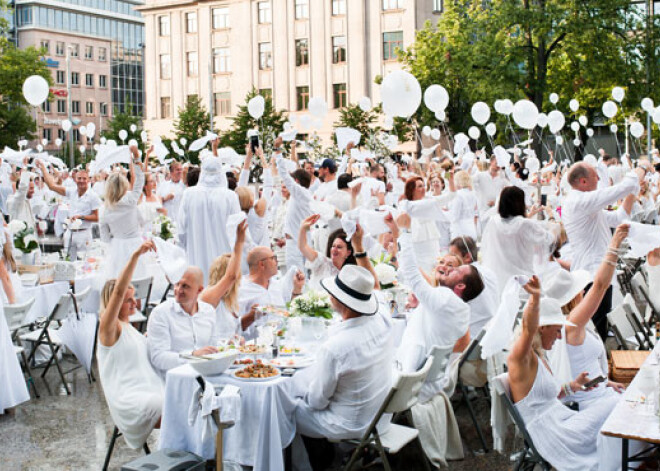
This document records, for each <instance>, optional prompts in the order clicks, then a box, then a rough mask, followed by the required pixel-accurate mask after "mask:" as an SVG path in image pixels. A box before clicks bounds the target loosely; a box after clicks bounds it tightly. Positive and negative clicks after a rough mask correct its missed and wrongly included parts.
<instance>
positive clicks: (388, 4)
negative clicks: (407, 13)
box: [383, 0, 403, 10]
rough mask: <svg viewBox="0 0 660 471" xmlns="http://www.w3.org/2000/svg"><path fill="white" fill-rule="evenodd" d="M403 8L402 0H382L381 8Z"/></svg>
mask: <svg viewBox="0 0 660 471" xmlns="http://www.w3.org/2000/svg"><path fill="white" fill-rule="evenodd" d="M402 8H403V0H383V10H400V9H402Z"/></svg>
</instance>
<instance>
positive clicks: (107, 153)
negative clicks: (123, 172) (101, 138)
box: [90, 144, 131, 173]
mask: <svg viewBox="0 0 660 471" xmlns="http://www.w3.org/2000/svg"><path fill="white" fill-rule="evenodd" d="M130 163H131V151H130V149H129V148H128V146H116V147H115V146H109V145H107V144H105V145H104V144H101V145H99V148H98V151H97V152H96V159H95V160H94V161H93V162H92V163H91V165H90V167H91V169H92V173H98V172H100V171H101V170H105V169H108V168H110V167H112V166H113V165H114V164H130Z"/></svg>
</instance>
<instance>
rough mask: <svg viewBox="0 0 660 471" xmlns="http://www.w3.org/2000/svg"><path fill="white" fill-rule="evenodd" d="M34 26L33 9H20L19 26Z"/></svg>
mask: <svg viewBox="0 0 660 471" xmlns="http://www.w3.org/2000/svg"><path fill="white" fill-rule="evenodd" d="M31 24H32V7H31V6H27V7H20V8H19V9H18V26H23V25H31Z"/></svg>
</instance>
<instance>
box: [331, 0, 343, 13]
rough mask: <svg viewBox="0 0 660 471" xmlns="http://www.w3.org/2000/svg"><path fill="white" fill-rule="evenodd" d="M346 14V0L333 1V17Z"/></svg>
mask: <svg viewBox="0 0 660 471" xmlns="http://www.w3.org/2000/svg"><path fill="white" fill-rule="evenodd" d="M345 14H346V0H332V15H333V16H337V15H345Z"/></svg>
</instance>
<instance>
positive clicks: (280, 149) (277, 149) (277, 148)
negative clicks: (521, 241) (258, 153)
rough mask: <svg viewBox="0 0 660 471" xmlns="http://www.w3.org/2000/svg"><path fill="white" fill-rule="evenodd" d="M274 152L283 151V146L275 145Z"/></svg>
mask: <svg viewBox="0 0 660 471" xmlns="http://www.w3.org/2000/svg"><path fill="white" fill-rule="evenodd" d="M273 152H282V148H281V147H273Z"/></svg>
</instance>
